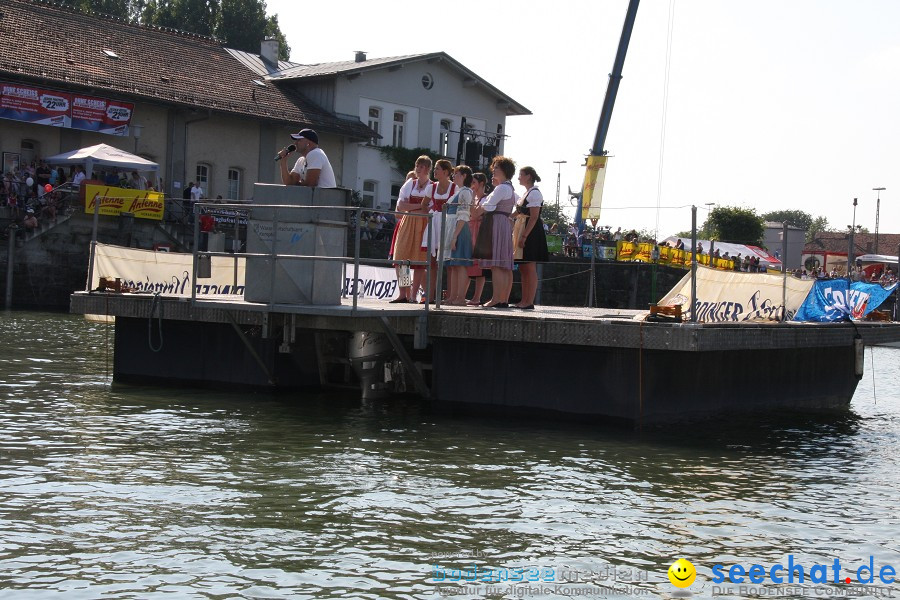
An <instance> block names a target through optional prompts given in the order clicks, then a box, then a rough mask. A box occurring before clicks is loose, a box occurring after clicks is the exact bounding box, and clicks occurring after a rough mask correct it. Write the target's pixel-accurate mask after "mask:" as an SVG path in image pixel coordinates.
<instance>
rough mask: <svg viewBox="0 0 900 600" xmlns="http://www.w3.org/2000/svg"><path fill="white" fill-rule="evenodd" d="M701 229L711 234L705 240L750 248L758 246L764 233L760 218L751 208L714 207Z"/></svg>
mask: <svg viewBox="0 0 900 600" xmlns="http://www.w3.org/2000/svg"><path fill="white" fill-rule="evenodd" d="M703 229H704V230H705V231H709V232H711V235H710V236H709V237H708V238H707V239H712V240H718V241H722V242H732V243H736V244H750V245H752V246H758V245H759V244H760V243H761V242H762V238H763V233H765V225H764V223H763V219H762V217H760V216H759V215H757V214H756V211H755V210H754V209H752V208H741V207H738V206H717V207H715V208H714V209H712V211H711V212H710V213H709V216H708V217H707V218H706V221H705V222H704V223H703ZM698 237H705V236H698Z"/></svg>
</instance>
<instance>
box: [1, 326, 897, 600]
mask: <svg viewBox="0 0 900 600" xmlns="http://www.w3.org/2000/svg"><path fill="white" fill-rule="evenodd" d="M111 344H112V331H111V329H108V328H107V326H105V325H96V324H89V323H86V322H85V321H83V320H82V319H81V318H80V317H76V316H69V315H60V314H47V313H31V312H11V313H0V590H6V591H5V592H4V595H7V594H9V595H12V596H13V597H16V598H18V597H23V598H30V597H34V598H37V597H46V596H48V595H51V594H52V593H55V592H64V593H65V594H66V597H72V598H96V597H103V596H105V597H117V598H152V597H156V596H163V595H168V596H173V597H175V596H177V597H196V598H236V597H252V598H335V597H346V598H433V597H439V596H441V595H453V594H456V595H457V596H458V597H472V596H473V595H480V596H489V597H517V596H516V595H515V594H513V595H510V594H509V593H508V591H506V592H503V591H501V592H497V593H488V590H487V589H485V588H482V589H481V590H480V591H479V590H473V589H472V588H461V587H459V585H458V584H457V582H448V581H447V580H446V579H449V578H450V577H451V576H452V575H453V574H452V571H451V569H460V568H463V569H466V570H468V572H469V573H471V570H472V569H473V568H474V567H472V565H475V566H477V568H478V569H479V570H480V571H479V572H483V569H486V568H493V569H507V570H514V569H516V568H525V567H534V568H536V569H544V570H547V569H554V570H555V575H554V577H555V579H556V583H560V581H561V580H562V579H565V578H566V577H568V578H569V579H571V578H572V576H573V574H575V575H579V574H580V575H581V576H583V577H582V579H588V580H589V581H580V582H578V583H572V584H571V585H568V586H566V587H556V588H549V589H550V591H551V593H550V594H549V595H544V596H537V595H534V596H523V595H521V586H520V588H519V592H520V595H519V596H518V597H565V596H566V594H569V595H572V594H574V593H575V592H576V591H577V590H581V593H587V591H592V593H594V594H595V595H594V597H601V596H605V595H609V590H607V593H604V594H602V595H601V594H600V592H601V591H602V588H601V586H607V588H609V587H610V586H613V587H614V586H618V588H617V589H618V590H619V591H624V592H627V593H628V594H630V595H632V596H634V595H643V597H671V596H672V595H673V593H674V592H676V591H677V590H676V588H674V587H673V586H672V585H671V584H670V583H669V581H668V579H667V577H666V575H665V572H666V569H667V568H668V566H669V565H670V564H671V563H672V562H673V561H674V560H675V559H676V558H678V557H685V558H688V559H689V560H690V561H692V562H693V563H694V564H695V566H696V567H697V569H698V571H699V573H700V576H699V577H698V579H697V582H696V583H695V584H694V585H693V586H691V588H690V589H689V591H690V592H693V594H694V595H695V596H697V597H709V596H710V595H711V594H712V593H713V591H714V590H713V587H712V583H711V582H710V575H711V570H710V569H711V568H712V566H713V565H714V564H717V563H721V564H725V565H728V566H730V565H731V564H735V563H739V564H743V565H750V564H753V563H759V564H767V565H771V564H774V563H778V562H783V561H786V560H787V557H788V555H793V556H794V559H795V560H796V561H797V562H800V563H804V564H807V565H813V564H829V565H830V564H832V563H833V561H834V559H835V558H839V559H840V560H841V563H842V564H847V565H851V564H852V565H853V566H854V568H855V567H856V566H858V565H859V564H861V563H862V562H864V561H868V558H869V557H870V556H872V557H874V561H875V564H876V568H877V567H878V566H879V565H884V564H888V565H893V566H894V567H897V570H898V571H900V542H898V541H897V540H898V533H900V528H898V521H900V517H898V516H897V511H896V507H897V506H898V503H900V492H898V481H900V476H898V470H897V467H896V459H897V456H900V392H898V391H897V390H896V383H897V382H898V381H900V367H898V363H900V361H898V359H900V350H895V349H889V348H876V349H874V350H868V349H867V350H866V369H867V371H866V374H865V376H864V377H863V379H862V381H861V382H860V385H859V388H858V390H857V393H856V396H855V398H854V401H853V403H852V406H851V408H850V409H849V410H847V411H840V412H838V413H832V414H829V415H825V416H815V415H809V416H804V415H799V416H798V415H791V416H789V417H788V416H785V415H771V416H769V417H767V418H764V419H761V420H756V421H753V422H749V421H746V420H739V419H732V420H730V421H728V422H724V423H723V422H705V423H701V424H696V425H692V426H685V427H682V428H679V429H677V430H672V431H659V430H656V431H644V432H633V431H623V430H621V429H598V428H596V427H586V426H578V425H572V424H558V423H545V422H534V421H531V422H528V421H522V422H518V421H509V420H502V419H455V418H451V417H447V416H440V415H434V414H431V413H430V412H429V411H428V410H427V407H422V406H420V405H419V404H418V403H416V402H412V401H402V402H401V401H396V402H379V403H362V402H361V401H359V400H358V399H357V397H356V396H355V395H346V394H319V395H304V396H299V395H298V396H279V397H274V396H269V395H265V394H244V393H242V394H227V393H222V392H209V391H201V390H194V389H170V388H162V387H134V386H124V385H118V384H111V382H110V378H109V375H108V374H109V373H110V372H111V370H112V369H111V364H110V363H108V361H111V360H112V348H111V346H110V345H111ZM873 365H874V377H873ZM546 376H553V377H561V374H559V373H548V374H546ZM435 565H438V567H437V568H436V567H435ZM610 568H615V569H618V571H617V573H618V574H616V572H613V573H611V572H610V571H609V569H610ZM566 573H568V575H566ZM456 575H457V576H458V575H459V573H458V572H457V574H456ZM441 576H444V577H445V581H443V582H435V578H436V577H437V578H440V577H441ZM563 583H565V582H563ZM778 587H779V586H777V585H774V584H771V583H769V584H768V589H769V590H776V589H777V588H778ZM837 587H839V586H834V588H835V589H837ZM576 588H577V590H576ZM811 589H812V588H811ZM847 591H850V592H851V595H853V594H862V595H865V594H866V593H868V594H871V595H874V594H875V591H874V588H870V589H869V590H868V591H857V592H852V590H850V588H847ZM475 592H478V593H477V594H476V593H475ZM731 592H732V593H731V597H739V596H744V595H754V592H753V590H750V591H749V592H748V591H747V590H745V591H744V593H743V594H742V593H740V591H739V590H738V588H737V587H736V586H733V587H732V590H731ZM782 593H784V592H783V591H782ZM755 595H760V596H765V594H755ZM789 595H790V594H789ZM809 595H815V592H809ZM823 595H824V593H823ZM894 595H895V596H897V597H900V591H898V589H897V587H896V585H895V586H894ZM782 597H783V596H782Z"/></svg>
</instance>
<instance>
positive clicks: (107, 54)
mask: <svg viewBox="0 0 900 600" xmlns="http://www.w3.org/2000/svg"><path fill="white" fill-rule="evenodd" d="M103 54H105V55H106V56H108V57H109V58H119V55H118V54H116V53H115V52H113V51H112V50H108V49H106V48H104V49H103Z"/></svg>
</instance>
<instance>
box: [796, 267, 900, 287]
mask: <svg viewBox="0 0 900 600" xmlns="http://www.w3.org/2000/svg"><path fill="white" fill-rule="evenodd" d="M792 275H793V276H794V277H796V278H797V279H842V278H844V277H846V275H844V271H843V269H841V270H838V269H837V268H832V269H831V271H828V270H827V269H825V268H824V267H815V268H813V269H812V270H811V271H807V270H806V269H795V270H794V271H793V273H792ZM850 280H851V281H861V282H863V283H878V284H881V285H882V286H884V287H887V286H889V285H893V284H895V283H897V274H896V273H895V272H894V270H893V269H892V268H891V267H887V268H885V267H876V268H874V269H869V270H868V271H866V270H865V269H861V268H860V269H858V268H853V269H850Z"/></svg>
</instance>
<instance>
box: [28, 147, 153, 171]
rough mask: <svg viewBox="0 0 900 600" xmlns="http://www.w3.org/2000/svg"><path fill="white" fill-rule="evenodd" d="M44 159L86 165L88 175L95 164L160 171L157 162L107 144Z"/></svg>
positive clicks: (52, 162) (64, 163)
mask: <svg viewBox="0 0 900 600" xmlns="http://www.w3.org/2000/svg"><path fill="white" fill-rule="evenodd" d="M44 160H45V161H46V162H48V163H49V164H51V165H84V171H85V174H87V176H88V177H90V176H91V175H92V174H93V172H94V167H95V166H100V167H116V168H118V169H131V170H133V171H153V172H156V171H159V165H158V164H156V163H155V162H153V161H150V160H147V159H146V158H141V157H140V156H138V155H136V154H131V153H130V152H125V151H124V150H119V149H118V148H113V147H112V146H108V145H106V144H97V145H96V146H88V147H87V148H79V149H78V150H70V151H68V152H63V153H62V154H57V155H56V156H51V157H49V158H46V159H44Z"/></svg>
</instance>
